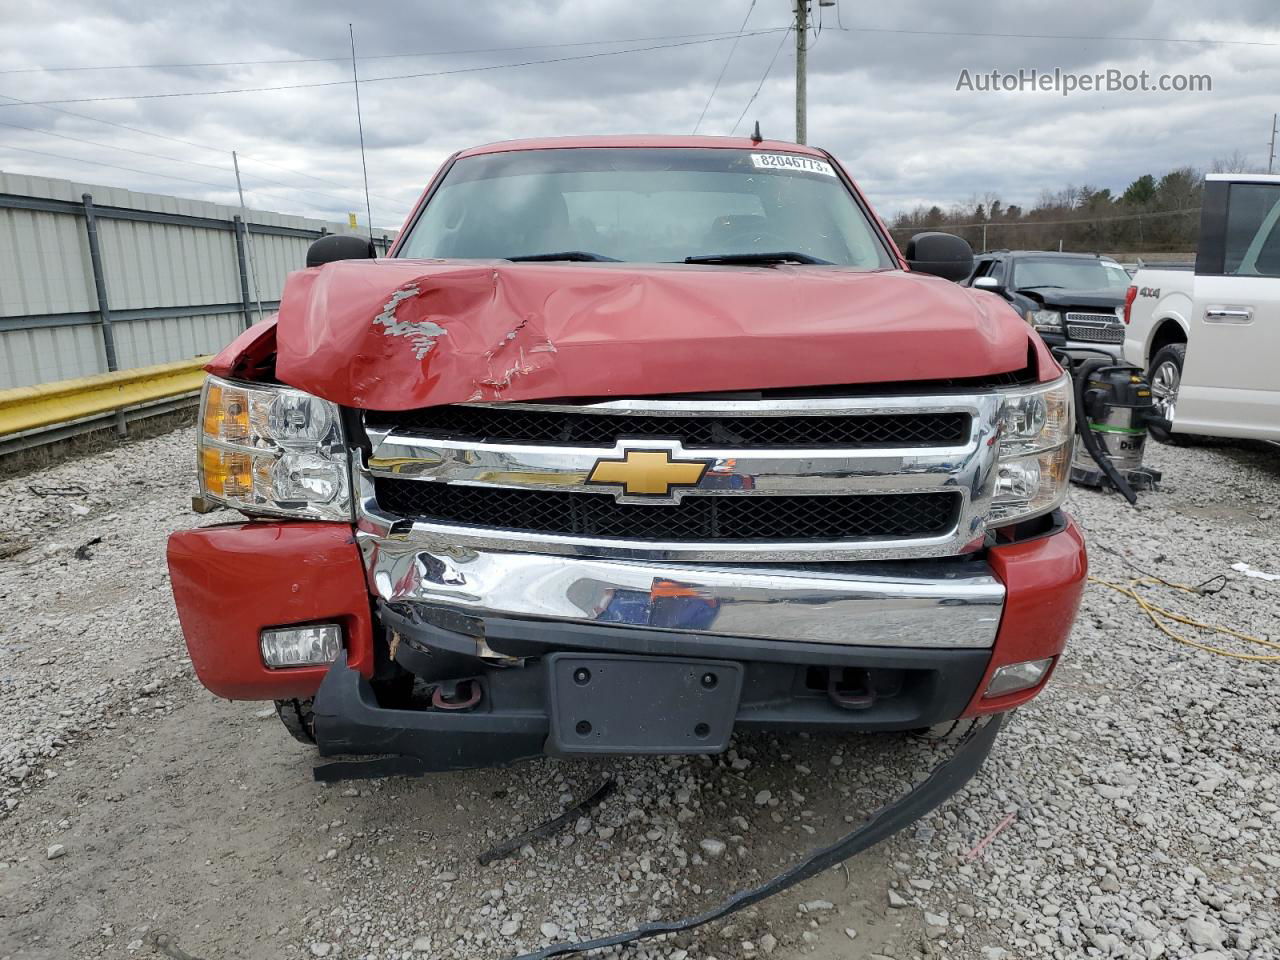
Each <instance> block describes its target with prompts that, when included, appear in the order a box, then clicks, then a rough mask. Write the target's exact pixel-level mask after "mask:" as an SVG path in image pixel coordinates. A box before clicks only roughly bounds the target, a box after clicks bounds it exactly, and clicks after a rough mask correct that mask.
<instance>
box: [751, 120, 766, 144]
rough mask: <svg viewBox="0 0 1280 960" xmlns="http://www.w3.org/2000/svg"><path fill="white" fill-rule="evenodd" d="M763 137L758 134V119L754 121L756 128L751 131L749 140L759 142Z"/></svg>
mask: <svg viewBox="0 0 1280 960" xmlns="http://www.w3.org/2000/svg"><path fill="white" fill-rule="evenodd" d="M763 139H764V137H762V136H760V121H759V120H757V121H756V128H755V129H754V130H752V131H751V142H752V143H759V142H760V141H761V140H763Z"/></svg>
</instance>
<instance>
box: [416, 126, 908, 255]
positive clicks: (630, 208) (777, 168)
mask: <svg viewBox="0 0 1280 960" xmlns="http://www.w3.org/2000/svg"><path fill="white" fill-rule="evenodd" d="M560 252H575V253H578V254H582V253H587V254H592V255H594V256H593V257H592V259H597V258H598V259H606V258H607V259H613V260H624V261H632V262H640V263H658V262H669V261H683V260H684V259H685V258H686V257H698V256H716V255H725V254H728V255H734V254H771V253H780V252H785V253H789V254H801V255H803V256H805V257H808V258H812V259H816V260H822V261H827V262H829V263H832V264H839V265H842V266H852V267H862V268H865V269H877V268H883V267H891V266H893V262H892V261H891V260H890V259H889V255H888V252H887V251H886V250H885V248H884V246H883V244H881V242H880V241H879V240H878V239H877V237H876V234H875V232H874V231H873V229H872V227H871V224H870V223H869V221H868V219H867V217H866V215H865V214H864V213H863V212H862V210H861V209H860V208H859V206H858V204H857V202H856V201H855V199H854V197H853V195H852V194H851V193H850V192H849V190H848V189H847V188H846V187H845V185H844V184H843V183H842V182H841V180H840V179H839V178H838V177H837V176H836V173H835V171H834V170H833V169H832V168H831V166H830V165H829V164H828V163H826V162H825V161H822V160H817V159H815V158H812V157H807V156H802V155H798V154H770V153H753V152H749V151H746V150H722V149H670V148H667V149H641V148H607V149H595V148H588V149H564V150H523V151H513V152H510V153H496V154H483V155H480V156H473V157H465V158H463V159H461V160H459V161H457V162H456V163H455V164H454V165H453V167H452V168H451V169H450V170H449V173H448V175H447V176H446V178H445V180H444V183H443V184H442V185H441V187H440V188H439V189H438V190H437V191H436V193H435V194H434V196H432V198H431V200H430V202H429V203H428V205H427V208H426V210H425V211H424V212H423V214H422V216H421V217H420V218H419V219H418V222H417V223H416V224H414V226H413V227H412V229H411V231H410V233H409V236H408V238H407V240H406V242H405V244H404V246H403V247H402V249H401V250H400V252H399V256H401V257H415V258H434V257H444V258H462V259H466V258H476V259H507V258H511V257H534V256H538V255H540V254H553V253H560ZM580 259H586V258H580Z"/></svg>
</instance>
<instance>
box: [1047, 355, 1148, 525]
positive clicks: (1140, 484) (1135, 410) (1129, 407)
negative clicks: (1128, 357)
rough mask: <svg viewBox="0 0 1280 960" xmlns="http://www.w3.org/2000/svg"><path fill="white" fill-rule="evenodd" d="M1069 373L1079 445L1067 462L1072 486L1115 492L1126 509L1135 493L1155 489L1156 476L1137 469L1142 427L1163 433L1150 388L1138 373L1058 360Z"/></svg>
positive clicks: (1121, 366) (1109, 363)
mask: <svg viewBox="0 0 1280 960" xmlns="http://www.w3.org/2000/svg"><path fill="white" fill-rule="evenodd" d="M1059 360H1060V362H1062V365H1063V367H1065V368H1066V369H1068V370H1070V371H1071V379H1072V383H1073V385H1074V387H1075V394H1076V429H1077V431H1079V433H1080V442H1079V443H1077V444H1076V449H1075V454H1074V455H1073V457H1072V459H1071V481H1072V483H1078V484H1081V485H1082V486H1086V487H1114V488H1115V489H1116V490H1118V491H1120V493H1121V494H1123V495H1124V498H1125V499H1126V500H1128V501H1129V502H1130V503H1137V500H1138V496H1137V494H1136V493H1135V491H1136V490H1141V489H1154V487H1155V485H1156V482H1157V481H1158V480H1159V479H1160V471H1159V470H1156V469H1154V468H1153V467H1145V466H1143V465H1142V453H1143V450H1144V448H1145V447H1146V443H1147V425H1148V424H1151V423H1155V424H1156V425H1158V426H1164V427H1166V428H1167V427H1168V421H1166V420H1164V419H1163V418H1161V417H1160V415H1159V413H1158V412H1157V411H1156V407H1155V404H1154V403H1153V402H1152V399H1151V384H1150V383H1148V382H1147V378H1146V375H1145V374H1144V373H1143V372H1142V370H1141V369H1140V368H1138V367H1135V366H1132V365H1130V364H1127V363H1116V362H1115V361H1114V360H1112V359H1111V358H1110V357H1108V358H1107V359H1106V360H1100V359H1098V360H1094V359H1089V360H1084V361H1081V362H1078V363H1075V364H1072V363H1071V358H1070V357H1066V356H1063V357H1059Z"/></svg>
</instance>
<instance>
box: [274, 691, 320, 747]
mask: <svg viewBox="0 0 1280 960" xmlns="http://www.w3.org/2000/svg"><path fill="white" fill-rule="evenodd" d="M313 703H315V701H314V700H277V701H276V714H277V715H278V716H279V717H280V722H281V723H283V724H284V726H285V729H286V730H288V731H289V733H290V734H292V736H293V739H295V740H297V741H298V742H299V743H305V744H306V745H307V746H314V745H315V742H316V727H315V716H314V715H313V714H312V712H311V705H312V704H313Z"/></svg>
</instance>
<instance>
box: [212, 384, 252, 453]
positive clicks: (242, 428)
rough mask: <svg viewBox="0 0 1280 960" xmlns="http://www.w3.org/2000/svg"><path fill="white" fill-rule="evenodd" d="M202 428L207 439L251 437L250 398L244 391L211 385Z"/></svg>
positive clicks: (241, 438)
mask: <svg viewBox="0 0 1280 960" xmlns="http://www.w3.org/2000/svg"><path fill="white" fill-rule="evenodd" d="M201 427H202V428H203V430H204V434H205V436H207V437H213V438H215V439H217V440H243V439H245V438H246V437H248V436H249V397H248V395H247V394H246V393H245V392H244V391H243V390H237V389H236V388H234V387H225V386H222V385H221V384H218V383H210V384H209V389H208V391H206V393H205V398H204V418H203V420H202V422H201Z"/></svg>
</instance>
